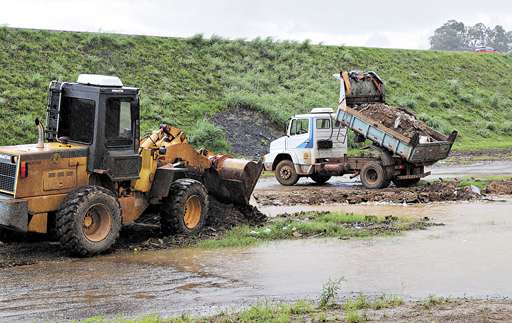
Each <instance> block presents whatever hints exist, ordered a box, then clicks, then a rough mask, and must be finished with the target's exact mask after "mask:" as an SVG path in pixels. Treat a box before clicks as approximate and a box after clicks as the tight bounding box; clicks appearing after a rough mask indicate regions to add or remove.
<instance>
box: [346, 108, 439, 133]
mask: <svg viewBox="0 0 512 323" xmlns="http://www.w3.org/2000/svg"><path fill="white" fill-rule="evenodd" d="M352 109H354V110H356V111H358V112H359V113H362V114H363V115H364V116H366V117H368V118H370V119H372V120H375V121H378V122H380V123H381V124H382V125H384V126H385V127H387V128H390V129H393V130H395V131H397V132H399V133H401V134H402V135H404V136H405V137H407V138H412V137H413V135H414V134H415V133H419V135H420V136H426V137H428V138H429V139H428V141H436V138H437V135H436V134H435V132H434V131H432V129H431V128H430V127H429V126H427V125H426V124H425V123H424V122H422V121H420V120H418V119H417V118H416V116H415V115H414V114H413V113H412V112H410V111H408V110H407V109H405V108H401V107H393V106H389V105H387V104H384V103H370V104H360V105H354V106H353V107H352Z"/></svg>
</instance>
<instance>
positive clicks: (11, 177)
mask: <svg viewBox="0 0 512 323" xmlns="http://www.w3.org/2000/svg"><path fill="white" fill-rule="evenodd" d="M16 169H17V167H16V164H15V163H11V161H10V160H8V159H0V191H3V192H6V193H11V194H14V188H15V187H16Z"/></svg>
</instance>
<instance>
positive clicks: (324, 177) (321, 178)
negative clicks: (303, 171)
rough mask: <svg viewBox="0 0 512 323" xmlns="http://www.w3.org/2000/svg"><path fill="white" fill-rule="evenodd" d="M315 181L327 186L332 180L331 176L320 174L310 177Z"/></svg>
mask: <svg viewBox="0 0 512 323" xmlns="http://www.w3.org/2000/svg"><path fill="white" fill-rule="evenodd" d="M309 177H310V178H311V179H312V180H313V181H315V183H317V184H320V185H322V184H325V183H327V181H328V180H330V179H331V176H329V175H320V174H311V176H309Z"/></svg>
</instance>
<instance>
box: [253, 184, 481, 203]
mask: <svg viewBox="0 0 512 323" xmlns="http://www.w3.org/2000/svg"><path fill="white" fill-rule="evenodd" d="M254 197H255V198H256V200H257V201H258V203H259V204H260V205H262V206H267V205H276V206H277V205H299V204H309V205H320V204H329V203H348V204H358V203H365V202H385V203H410V204H413V203H430V202H443V201H470V200H474V199H478V198H480V197H481V195H480V194H478V193H476V192H474V191H472V190H471V188H470V187H459V186H458V182H455V181H450V182H443V181H439V182H434V183H427V184H426V185H424V186H417V187H412V188H407V189H404V188H387V189H383V190H367V189H363V188H355V189H340V190H333V189H332V188H327V187H324V188H318V189H315V190H308V191H307V193H305V191H304V190H303V189H297V190H293V191H257V192H256V193H255V194H254Z"/></svg>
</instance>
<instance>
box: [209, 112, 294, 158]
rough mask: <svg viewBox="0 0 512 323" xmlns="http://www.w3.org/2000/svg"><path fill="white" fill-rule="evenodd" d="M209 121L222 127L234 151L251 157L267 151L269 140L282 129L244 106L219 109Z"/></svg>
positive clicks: (258, 156) (257, 156) (278, 135)
mask: <svg viewBox="0 0 512 323" xmlns="http://www.w3.org/2000/svg"><path fill="white" fill-rule="evenodd" d="M211 121H212V122H213V123H214V124H215V125H217V126H219V127H221V128H222V129H224V131H225V132H226V134H227V139H228V142H229V144H230V145H231V148H232V151H233V152H234V153H236V154H239V155H241V156H244V157H247V158H251V159H253V158H254V159H259V158H260V157H263V155H265V154H266V153H268V147H269V145H270V142H271V141H272V140H274V139H277V138H279V137H281V136H282V135H283V129H284V128H283V127H281V128H280V127H278V126H277V125H275V124H274V123H273V122H271V121H269V119H268V117H266V116H265V115H263V114H262V113H260V112H257V111H253V110H250V109H248V108H244V107H234V108H230V109H228V110H224V111H221V112H219V113H217V114H215V115H214V116H213V117H212V118H211Z"/></svg>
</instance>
